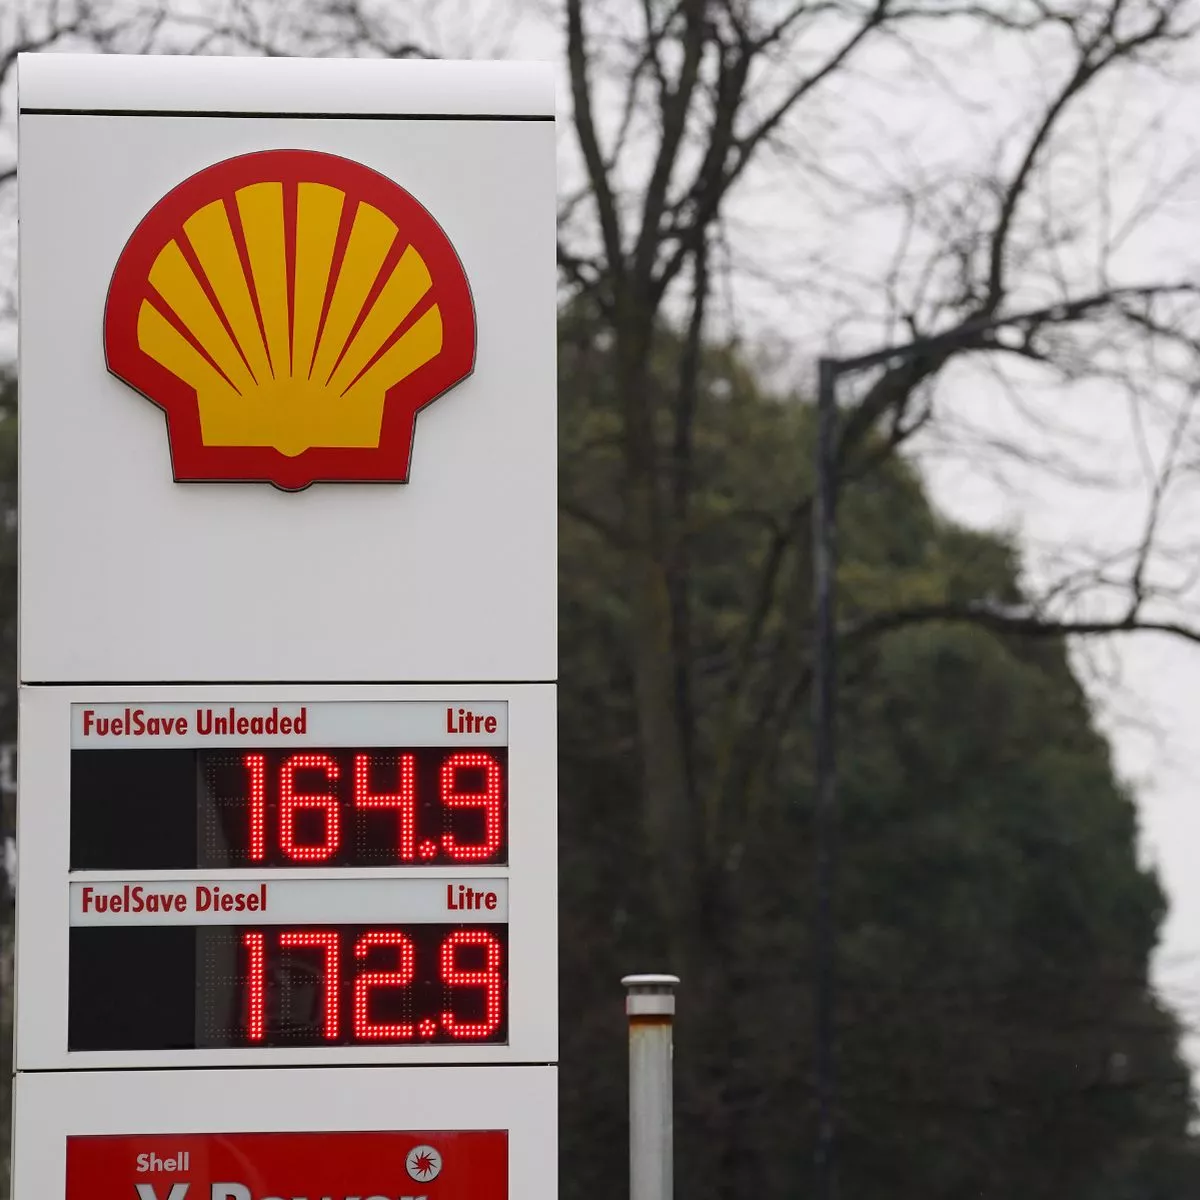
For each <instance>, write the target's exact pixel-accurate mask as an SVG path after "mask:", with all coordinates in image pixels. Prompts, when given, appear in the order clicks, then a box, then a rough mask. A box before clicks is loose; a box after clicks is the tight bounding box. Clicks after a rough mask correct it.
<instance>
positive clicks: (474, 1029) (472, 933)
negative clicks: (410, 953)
mask: <svg viewBox="0 0 1200 1200" xmlns="http://www.w3.org/2000/svg"><path fill="white" fill-rule="evenodd" d="M465 946H474V947H482V949H483V951H484V955H485V958H484V966H483V968H482V969H481V970H478V971H465V970H463V969H462V968H461V967H459V965H458V951H459V949H460V948H462V947H465ZM441 957H442V982H443V983H444V984H445V985H446V986H447V987H471V988H482V989H483V1002H484V1003H483V1011H484V1018H483V1020H482V1021H476V1022H468V1021H460V1020H458V1018H457V1017H456V1016H455V1015H454V1013H453V1012H452V1011H450V1010H449V1009H447V1010H446V1011H445V1012H443V1013H442V1026H443V1028H444V1029H445V1030H446V1032H447V1033H448V1034H449V1035H450V1036H451V1037H455V1038H462V1039H463V1040H466V1039H468V1038H486V1037H490V1036H491V1035H492V1034H493V1033H495V1031H496V1030H497V1029H499V1028H500V1018H501V1014H502V1013H503V1008H504V974H503V954H502V952H501V949H500V943H499V942H498V941H496V939H495V938H494V937H493V936H492V935H491V934H490V933H488V932H486V931H485V930H483V929H460V930H457V931H456V932H455V933H452V934H451V935H450V936H449V937H448V938H447V939H446V940H445V941H444V942H443V943H442V955H441Z"/></svg>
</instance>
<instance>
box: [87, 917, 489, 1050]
mask: <svg viewBox="0 0 1200 1200" xmlns="http://www.w3.org/2000/svg"><path fill="white" fill-rule="evenodd" d="M507 935H508V927H507V925H504V924H500V923H497V924H475V925H472V924H469V923H460V924H425V923H419V922H414V923H398V924H387V923H382V922H381V923H372V924H355V925H348V924H343V925H317V924H304V925H302V926H295V927H293V926H289V925H264V926H255V925H143V926H122V925H104V926H75V927H73V928H72V929H71V931H70V972H69V980H70V982H69V1015H68V1034H67V1039H68V1046H69V1049H71V1050H175V1049H205V1048H218V1047H235V1048H253V1047H281V1046H293V1047H307V1046H382V1045H421V1044H442V1045H446V1044H467V1043H475V1044H494V1043H503V1042H506V1041H507V1039H508V958H507V941H508V936H507Z"/></svg>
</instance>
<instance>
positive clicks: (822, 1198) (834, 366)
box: [813, 294, 1115, 1200]
mask: <svg viewBox="0 0 1200 1200" xmlns="http://www.w3.org/2000/svg"><path fill="white" fill-rule="evenodd" d="M1114 298H1115V297H1114V294H1109V295H1108V296H1092V297H1089V298H1088V299H1086V300H1080V301H1076V302H1074V303H1070V304H1057V305H1052V306H1050V307H1048V308H1040V309H1035V310H1033V311H1031V312H1025V313H1017V314H1014V315H1012V316H1007V317H981V318H979V319H977V320H971V321H965V322H963V323H962V324H961V325H959V326H958V327H957V328H955V329H952V330H950V331H949V332H947V333H943V334H935V335H934V336H932V337H925V338H916V339H914V340H913V341H911V342H906V343H903V344H901V345H898V346H886V347H884V348H883V349H880V350H875V351H872V352H871V353H869V354H859V355H855V356H854V357H850V358H833V357H822V358H820V359H819V360H818V362H817V444H816V483H815V487H814V503H813V594H814V608H815V620H814V630H813V637H814V639H815V642H814V648H813V763H814V777H815V778H814V794H815V812H814V831H813V832H814V842H815V855H816V910H815V913H814V936H813V943H814V951H815V963H814V992H815V995H814V1014H815V1035H816V1046H815V1071H814V1075H815V1092H816V1109H817V1136H816V1146H815V1152H814V1166H815V1169H816V1180H815V1183H816V1188H815V1191H816V1200H834V1196H835V1192H836V1187H835V1184H836V1175H835V1164H834V1140H835V1133H836V1128H837V1118H836V1111H835V1108H836V1099H837V1093H836V1074H835V1068H836V1058H835V1021H836V1000H837V993H836V987H835V982H836V980H835V970H836V949H837V947H836V940H837V939H836V922H835V919H834V887H835V883H836V876H837V852H836V834H837V558H838V556H837V500H838V461H839V459H840V457H841V446H840V443H839V436H838V404H837V384H838V380H839V379H840V378H841V377H842V376H843V375H849V374H853V373H855V372H857V371H866V370H870V369H871V368H872V367H882V366H894V365H895V364H897V363H901V362H911V361H913V360H914V359H919V358H924V357H927V356H931V355H937V354H940V353H943V352H945V351H948V350H954V349H958V348H961V347H963V346H965V345H968V344H971V343H972V342H974V341H975V340H976V339H981V338H983V337H984V335H986V334H988V333H991V332H994V331H996V330H999V329H1006V328H1022V327H1024V328H1025V329H1027V330H1028V329H1029V328H1031V327H1036V326H1038V325H1041V324H1044V323H1046V322H1050V321H1053V322H1057V323H1062V322H1065V321H1070V320H1075V319H1078V318H1079V317H1081V316H1083V315H1085V314H1086V313H1087V312H1089V311H1092V310H1094V309H1096V308H1099V307H1101V306H1102V305H1103V304H1106V303H1108V302H1110V301H1111V300H1112V299H1114ZM977 344H978V343H977ZM982 344H983V345H985V346H986V345H987V344H988V343H986V342H983V343H982ZM992 344H993V345H994V347H995V348H996V349H1003V348H1004V347H1003V343H1001V342H998V341H997V342H993V343H992Z"/></svg>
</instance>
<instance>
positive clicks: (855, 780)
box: [560, 309, 1200, 1200]
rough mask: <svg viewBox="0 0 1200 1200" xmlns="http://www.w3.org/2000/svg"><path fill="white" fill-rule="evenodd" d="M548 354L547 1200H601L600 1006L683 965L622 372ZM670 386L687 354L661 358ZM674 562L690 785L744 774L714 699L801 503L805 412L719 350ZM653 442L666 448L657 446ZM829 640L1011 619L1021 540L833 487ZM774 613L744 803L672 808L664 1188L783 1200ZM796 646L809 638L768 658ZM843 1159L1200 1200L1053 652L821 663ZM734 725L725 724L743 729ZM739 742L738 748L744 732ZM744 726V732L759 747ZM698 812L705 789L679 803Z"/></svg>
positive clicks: (808, 845)
mask: <svg viewBox="0 0 1200 1200" xmlns="http://www.w3.org/2000/svg"><path fill="white" fill-rule="evenodd" d="M561 328H562V333H561V338H560V363H561V367H560V370H561V377H560V395H561V446H562V455H561V468H562V493H563V506H564V518H563V524H562V537H561V569H560V587H561V679H562V686H561V716H560V735H561V743H560V782H561V786H560V821H561V922H562V924H561V966H562V1006H561V1007H562V1063H563V1065H562V1073H561V1074H562V1077H561V1088H562V1099H561V1112H562V1170H561V1181H562V1192H563V1196H564V1198H565V1200H582V1198H583V1197H590V1196H592V1195H595V1194H621V1193H623V1191H624V1189H625V1186H626V1185H625V1179H626V1170H627V1166H626V1162H627V1152H626V1140H625V1139H626V1117H625V1114H626V1110H627V1100H626V1064H625V1060H624V1057H623V1054H622V1053H621V1050H622V1048H623V1044H624V1037H625V1033H624V1021H623V1016H622V1010H621V1001H620V992H619V988H618V983H617V981H618V980H619V978H620V976H621V975H622V974H624V973H627V972H630V971H654V970H661V969H669V968H670V967H671V966H672V965H673V964H672V960H671V944H672V939H671V937H670V936H669V934H668V931H667V930H666V928H665V926H666V924H667V921H666V920H665V918H664V916H663V914H662V912H661V911H660V905H661V900H660V898H659V893H658V891H657V889H656V887H655V886H654V881H653V879H652V872H653V870H654V866H653V858H652V855H651V854H650V853H649V851H648V849H647V837H646V831H645V829H644V827H643V824H642V821H643V815H642V806H641V803H640V800H639V786H640V778H641V777H640V774H639V768H638V761H639V755H640V754H641V753H642V748H641V747H640V746H639V744H638V735H637V726H636V721H635V718H634V713H633V696H632V688H633V682H632V681H633V674H632V672H631V670H630V665H629V664H630V658H631V651H630V647H629V644H628V609H627V604H626V599H625V597H624V594H623V590H622V587H621V584H620V582H619V581H620V580H621V579H622V574H621V557H622V552H623V548H622V545H621V539H622V537H623V536H627V531H625V530H622V528H621V526H620V524H619V522H618V512H619V506H618V504H617V503H616V497H617V495H618V490H619V488H620V486H621V480H620V475H619V453H618V448H617V447H616V445H615V442H614V438H615V437H616V434H617V430H618V428H619V421H618V420H617V419H616V417H615V415H614V411H613V407H614V404H615V402H616V398H615V397H614V395H613V387H612V382H611V381H612V372H611V371H610V370H608V369H607V368H606V355H607V353H608V351H607V347H606V343H605V339H604V336H603V333H602V332H601V330H602V326H601V325H600V324H599V323H597V322H595V321H594V320H593V319H592V318H591V317H590V316H589V314H588V313H587V311H586V310H584V309H576V310H573V311H571V312H568V313H566V314H565V315H564V319H563V322H562V327H561ZM657 341H658V344H659V346H660V349H659V351H658V353H659V356H660V360H661V361H660V363H659V369H660V370H661V371H663V372H669V371H673V370H674V369H675V364H674V362H673V361H672V356H673V355H677V354H678V353H679V346H678V343H677V342H676V341H675V340H674V339H673V338H671V337H670V336H669V334H667V333H666V332H665V331H664V334H663V336H661V337H659V338H658V339H657ZM701 375H702V378H701V383H700V389H699V393H700V394H699V396H698V398H697V414H696V424H695V440H696V451H695V457H696V467H695V471H694V476H693V480H694V485H693V495H692V500H691V504H690V519H691V524H690V525H689V528H688V529H687V531H686V536H685V538H684V539H683V541H684V544H685V546H686V550H687V554H688V556H689V568H690V572H691V576H692V580H693V582H692V584H691V588H692V591H691V594H690V600H691V616H690V619H691V622H692V636H693V645H694V647H695V649H694V659H693V662H692V664H691V665H692V667H693V669H694V676H693V682H694V696H695V702H694V703H695V713H694V722H695V729H696V731H697V732H696V739H697V745H696V746H695V747H694V755H695V761H696V763H697V764H698V766H697V768H696V769H697V770H698V771H699V772H710V771H711V772H716V771H723V770H725V769H727V768H728V766H729V764H728V762H727V761H726V759H725V757H724V756H726V755H728V754H730V753H733V752H734V750H733V749H732V747H734V746H735V745H736V746H745V744H746V736H745V735H746V728H745V727H744V721H743V718H742V714H740V713H738V712H734V713H733V714H732V715H731V713H730V710H729V708H728V706H727V705H725V704H723V703H722V699H723V697H725V696H727V695H728V694H729V690H730V680H731V677H732V675H733V673H734V672H740V673H742V674H745V673H747V672H748V673H750V675H751V676H753V674H754V673H755V672H767V671H771V670H778V669H779V668H780V663H779V662H778V661H775V662H771V663H754V662H741V663H739V662H738V661H736V657H737V656H736V654H731V652H730V646H736V645H737V644H738V637H737V635H738V632H739V630H740V629H741V628H743V627H744V626H745V624H746V622H747V620H748V619H749V617H748V614H750V613H751V612H753V610H754V605H755V600H756V593H755V586H756V583H755V581H756V578H757V572H756V571H755V570H754V569H752V568H753V567H754V566H755V565H756V564H759V563H760V562H761V560H762V556H763V554H764V548H765V547H766V546H767V545H768V544H769V542H770V540H771V537H772V535H773V532H774V531H775V530H777V529H778V528H779V524H780V522H781V521H782V520H783V519H785V514H786V512H787V509H788V505H789V504H790V503H792V502H793V500H794V497H795V496H796V495H797V494H798V493H800V492H802V491H803V490H804V487H805V484H806V481H807V479H808V477H809V474H810V465H809V464H810V462H811V459H812V436H811V435H812V429H811V426H812V421H811V410H810V408H809V407H808V406H807V405H805V404H804V403H802V402H801V401H800V400H799V399H798V398H796V397H792V396H776V395H772V394H770V393H769V391H768V390H766V389H765V388H764V387H762V386H761V385H760V384H759V383H758V382H757V381H756V379H755V375H754V372H753V370H752V369H751V367H750V366H749V365H748V364H747V363H746V361H745V360H744V359H743V358H742V357H741V356H739V355H738V354H737V353H736V352H734V351H733V350H732V349H730V348H727V347H709V348H708V350H707V351H706V354H705V360H704V365H703V369H702V372H701ZM661 432H662V436H663V437H666V436H668V433H669V431H666V430H663V431H661ZM840 528H841V553H842V566H841V572H840V579H841V584H842V605H841V616H842V618H843V620H844V621H845V622H847V623H849V624H853V622H854V621H855V620H856V618H858V617H861V616H865V615H868V614H877V613H881V612H887V611H890V610H893V609H896V608H898V607H901V606H908V605H910V604H913V603H927V602H929V603H933V602H941V601H946V600H953V601H956V602H957V601H966V600H977V599H983V598H986V599H988V600H990V601H993V602H1005V603H1013V602H1018V601H1020V599H1021V592H1020V588H1019V586H1018V582H1017V572H1018V562H1017V556H1016V554H1015V552H1014V549H1013V547H1012V546H1010V545H1007V544H1005V543H1004V542H1003V541H1002V540H999V539H997V538H995V537H992V536H987V535H981V534H978V533H974V532H971V531H969V530H966V529H962V528H959V527H956V526H955V525H953V524H951V523H949V522H947V521H946V520H944V519H942V518H940V517H939V516H938V515H937V514H936V513H934V512H933V511H932V510H931V507H930V505H929V503H928V501H927V499H926V497H925V495H924V492H923V490H922V487H921V484H920V481H919V479H918V477H917V475H916V473H915V472H914V471H913V470H912V469H911V468H910V467H909V466H908V465H906V464H905V463H904V462H903V461H900V460H898V459H896V458H894V457H888V456H886V455H881V456H880V461H879V463H878V465H877V466H876V467H875V468H874V469H873V470H871V471H869V472H868V473H866V474H864V475H863V476H862V477H860V478H858V479H857V480H855V481H854V482H853V483H851V484H850V485H848V486H847V488H846V490H845V492H844V495H843V501H842V513H841V522H840ZM803 583H804V580H799V579H798V580H797V581H796V582H795V586H794V587H792V588H791V589H788V588H784V589H783V590H782V591H781V593H780V596H781V599H780V601H779V602H778V603H777V604H775V605H773V606H772V608H771V611H770V612H769V613H768V614H767V615H766V621H767V623H768V626H774V627H776V628H777V629H778V630H779V631H780V637H779V642H778V644H779V647H780V651H779V653H780V654H781V655H784V656H786V658H787V661H785V662H784V663H783V664H782V665H783V668H784V669H785V670H786V671H787V672H788V673H789V674H790V676H791V677H793V678H794V679H795V681H796V686H795V688H794V689H793V691H792V694H791V700H790V703H789V704H788V705H787V706H786V708H785V709H784V710H783V711H778V712H775V713H770V714H767V716H766V718H764V717H763V714H761V713H757V714H756V715H754V717H753V720H755V721H758V722H759V723H760V724H761V725H762V729H761V731H760V732H761V736H760V737H759V738H758V739H757V741H755V740H754V739H753V738H752V739H751V742H750V744H752V745H754V746H756V747H757V749H756V750H755V753H754V756H753V761H752V762H747V763H746V764H745V765H744V769H743V770H742V771H741V772H740V773H739V774H738V775H737V776H736V777H737V778H739V779H741V780H742V781H743V786H742V788H741V790H740V793H739V795H738V797H737V803H736V805H734V806H732V807H731V808H729V809H728V810H726V811H725V812H721V811H716V810H715V808H714V811H711V812H700V813H696V814H692V815H694V817H695V821H694V823H693V824H692V825H690V826H689V827H688V828H681V829H680V831H679V836H680V837H681V838H692V839H701V840H703V841H705V842H706V843H707V846H708V850H709V853H707V854H703V855H698V856H697V859H696V861H697V862H700V863H712V864H714V866H713V868H712V874H711V876H710V877H709V878H706V879H705V880H704V888H705V895H706V896H707V897H709V898H710V903H708V904H707V905H706V906H705V907H704V909H703V912H702V916H701V918H700V925H701V927H700V928H697V929H696V930H694V931H692V932H693V934H694V936H695V938H696V939H698V941H699V942H700V944H702V945H703V946H704V947H705V954H706V956H707V958H708V960H709V961H710V962H711V964H712V969H711V970H708V971H707V972H706V973H705V974H703V975H702V977H701V978H690V979H689V978H685V979H684V981H683V985H682V989H681V992H680V1015H679V1020H678V1026H677V1044H676V1058H675V1068H676V1088H677V1093H676V1111H677V1128H676V1187H677V1190H678V1194H680V1195H685V1196H705V1197H735V1196H736V1197H742V1196H753V1197H755V1198H756V1200H768V1198H774V1197H778V1198H779V1200H784V1197H788V1198H791V1197H794V1196H796V1195H803V1194H804V1193H805V1190H806V1187H807V1181H808V1180H809V1179H810V1178H811V1153H812V1145H813V1135H814V1109H813V1088H812V1066H813V1014H812V999H811V996H812V982H813V981H812V978H811V976H810V962H811V958H812V955H811V947H810V936H811V923H812V920H811V918H812V913H813V908H814V900H813V895H812V889H811V882H810V881H811V877H812V873H813V870H812V858H813V847H812V832H811V828H812V821H811V755H810V744H809V741H810V733H809V729H810V726H809V721H808V711H809V710H808V704H809V696H808V689H807V686H806V675H807V671H808V657H807V656H808V647H807V645H806V644H805V640H806V638H807V626H808V622H809V621H810V616H809V609H808V600H807V597H806V596H804V595H801V587H802V585H803ZM789 627H796V628H799V629H801V630H804V631H805V638H796V637H791V638H789V637H788V636H787V633H786V631H787V630H788V628H789ZM840 706H841V712H840V722H841V750H840V780H841V786H840V801H839V803H840V817H839V822H840V837H839V847H838V861H839V868H838V870H839V875H838V887H837V900H836V913H837V916H836V920H837V938H838V951H837V956H838V980H837V992H838V1008H837V1031H838V1048H837V1053H838V1075H839V1084H838V1090H839V1103H838V1127H839V1142H838V1157H839V1176H840V1183H841V1194H842V1196H843V1197H844V1200H867V1198H869V1197H875V1196H882V1195H887V1196H889V1197H906V1196H912V1197H914V1198H916V1197H921V1198H922V1200H930V1198H941V1197H945V1198H947V1200H949V1198H950V1197H966V1196H971V1197H997V1198H999V1197H1006V1198H1008V1197H1014V1196H1018V1195H1020V1196H1022V1197H1023V1198H1025V1200H1040V1198H1041V1197H1045V1198H1046V1200H1050V1198H1051V1197H1054V1198H1055V1200H1060V1198H1061V1197H1062V1196H1063V1195H1064V1194H1065V1195H1070V1196H1071V1197H1073V1198H1076V1200H1118V1198H1120V1200H1125V1198H1128V1200H1134V1198H1135V1197H1136V1198H1138V1200H1151V1198H1155V1200H1157V1198H1160V1197H1161V1198H1163V1200H1165V1198H1167V1197H1179V1198H1182V1197H1184V1196H1185V1195H1186V1196H1189V1197H1190V1196H1191V1195H1192V1194H1193V1192H1194V1190H1195V1188H1196V1187H1197V1186H1198V1185H1200V1157H1198V1156H1197V1155H1198V1151H1197V1147H1196V1146H1195V1145H1194V1144H1193V1142H1192V1140H1191V1139H1190V1138H1189V1135H1188V1125H1189V1121H1190V1119H1191V1115H1192V1100H1191V1095H1190V1088H1189V1082H1188V1073H1187V1070H1186V1068H1185V1066H1184V1064H1183V1062H1182V1061H1181V1058H1180V1052H1179V1030H1178V1028H1177V1027H1176V1024H1175V1022H1174V1020H1173V1018H1172V1017H1171V1015H1170V1014H1169V1013H1168V1012H1167V1011H1166V1010H1165V1009H1164V1008H1163V1007H1162V1005H1161V1004H1160V1003H1159V1002H1158V1001H1157V1000H1156V998H1155V996H1154V994H1153V991H1152V989H1151V987H1150V985H1149V983H1148V979H1147V969H1148V962H1149V957H1150V954H1151V952H1152V950H1153V947H1154V945H1155V940H1156V937H1157V931H1158V928H1159V925H1160V923H1161V921H1162V918H1163V915H1164V907H1165V905H1164V898H1163V895H1162V893H1161V891H1160V889H1159V887H1158V884H1157V882H1156V880H1155V878H1154V876H1153V875H1152V874H1151V873H1149V872H1148V871H1146V870H1145V869H1143V868H1142V867H1140V866H1139V864H1138V861H1137V855H1136V817H1135V810H1134V805H1133V800H1132V797H1131V796H1130V795H1129V794H1128V793H1127V792H1126V791H1125V790H1124V789H1123V788H1122V787H1121V786H1120V785H1119V783H1118V781H1117V780H1116V778H1115V777H1114V773H1113V768H1112V764H1111V761H1110V756H1109V752H1108V748H1107V746H1106V744H1105V742H1104V740H1103V739H1102V738H1101V737H1100V735H1099V734H1098V733H1097V732H1096V730H1095V728H1094V725H1093V722H1092V720H1091V717H1090V713H1089V707H1088V702H1087V699H1086V697H1085V695H1084V693H1083V691H1082V689H1081V688H1080V686H1079V684H1078V682H1077V681H1076V680H1075V678H1074V677H1073V676H1072V673H1071V670H1070V667H1069V665H1068V660H1067V656H1066V652H1065V646H1064V645H1063V643H1062V642H1061V641H1060V640H1057V639H1053V638H1044V639H1039V640H1029V641H1021V640H1019V639H1016V638H1012V637H1005V636H999V635H997V634H994V633H991V632H988V631H986V630H983V629H980V628H975V627H972V626H969V625H963V624H959V625H951V624H946V623H923V624H917V623H914V624H911V625H908V626H904V627H901V628H898V629H896V630H894V631H892V632H891V633H889V634H886V635H884V636H881V637H879V638H877V639H874V640H870V641H866V640H864V641H861V642H855V641H854V640H853V639H848V641H847V644H846V645H845V646H844V648H843V651H842V656H841V686H840ZM751 719H752V718H751V716H750V715H749V713H747V714H746V716H745V720H746V721H749V720H751ZM730 722H740V723H742V726H743V727H742V728H740V729H739V731H738V732H739V737H738V738H737V739H736V741H735V739H733V738H732V736H731V735H732V732H733V731H732V730H731V729H730V728H729V725H730ZM751 732H753V731H751ZM693 794H694V795H696V796H698V797H700V800H698V801H697V803H700V804H705V803H709V800H708V796H709V791H708V789H706V788H705V787H704V786H703V781H700V785H699V786H696V787H695V788H694V789H693Z"/></svg>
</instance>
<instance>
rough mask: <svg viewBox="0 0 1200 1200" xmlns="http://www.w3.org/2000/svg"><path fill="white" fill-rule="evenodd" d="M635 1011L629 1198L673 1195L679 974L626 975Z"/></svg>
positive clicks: (662, 1199) (654, 1199)
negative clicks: (674, 1034) (674, 1059)
mask: <svg viewBox="0 0 1200 1200" xmlns="http://www.w3.org/2000/svg"><path fill="white" fill-rule="evenodd" d="M621 982H622V983H623V984H624V985H625V989H626V994H625V1012H626V1014H627V1015H628V1017H629V1200H672V1192H673V1190H674V1186H675V1183H674V1162H675V1147H674V1109H673V1100H672V1082H671V1059H672V1055H673V1050H672V1045H671V1033H672V1026H673V1025H674V1022H675V989H676V987H678V986H679V977H678V976H677V975H626V976H625V978H624V979H622V980H621Z"/></svg>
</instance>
